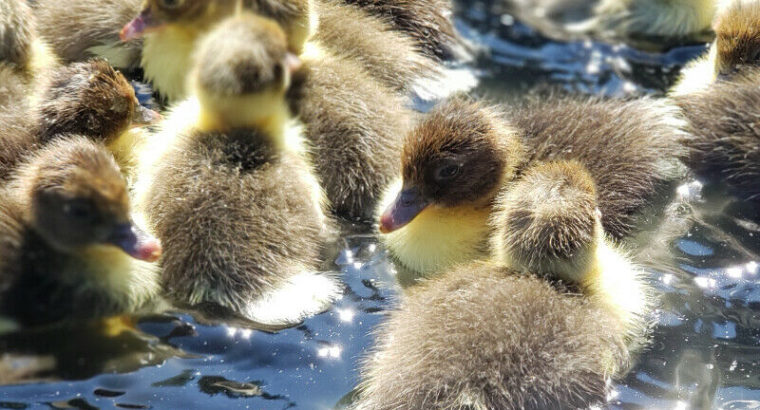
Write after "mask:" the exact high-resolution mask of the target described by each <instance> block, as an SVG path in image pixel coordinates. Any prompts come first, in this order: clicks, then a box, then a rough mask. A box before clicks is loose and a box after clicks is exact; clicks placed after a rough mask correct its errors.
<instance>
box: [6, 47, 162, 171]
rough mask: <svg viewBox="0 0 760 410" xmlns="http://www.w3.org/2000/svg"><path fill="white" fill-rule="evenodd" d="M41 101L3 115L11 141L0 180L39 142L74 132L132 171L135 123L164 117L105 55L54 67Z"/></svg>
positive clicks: (135, 138)
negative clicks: (139, 98)
mask: <svg viewBox="0 0 760 410" xmlns="http://www.w3.org/2000/svg"><path fill="white" fill-rule="evenodd" d="M36 100H37V102H36V104H35V106H34V107H33V108H31V109H28V108H27V107H15V108H14V109H12V110H8V111H7V112H5V113H2V114H0V130H2V131H3V135H2V137H1V138H2V140H3V141H7V142H8V144H7V145H4V146H3V147H2V148H0V179H4V178H7V176H8V175H9V172H10V171H11V170H12V169H13V168H15V166H16V164H17V163H18V162H19V161H20V160H21V159H22V158H23V156H24V154H25V153H27V152H28V151H30V150H32V149H33V148H34V147H35V146H36V145H39V144H46V143H48V142H50V141H51V140H53V139H55V138H57V136H58V135H61V134H69V133H74V134H79V135H83V136H86V137H89V138H91V139H93V140H95V141H100V142H102V143H104V144H106V146H107V147H108V148H109V150H111V152H112V153H113V154H114V155H115V156H116V158H117V161H118V162H119V163H120V165H122V167H124V169H125V171H126V170H128V168H130V167H132V166H133V165H134V163H133V161H134V157H133V155H132V152H133V149H134V147H135V146H136V144H137V143H138V142H139V139H140V138H142V134H141V132H140V130H138V129H136V128H135V127H138V126H141V125H146V124H150V123H153V122H155V121H156V120H158V119H159V118H161V117H160V115H159V114H158V113H156V112H155V111H152V110H149V109H147V108H145V107H143V106H141V105H140V103H139V102H138V101H137V97H136V96H135V92H134V89H133V88H132V86H131V85H130V84H129V82H128V81H127V79H126V78H124V76H123V75H122V74H121V73H119V72H118V71H116V70H114V69H113V67H111V66H110V65H109V64H108V63H107V62H105V61H103V60H91V61H88V62H84V63H73V64H70V65H68V66H62V67H60V68H57V69H55V70H52V71H51V72H50V73H49V74H48V75H46V78H45V81H44V82H43V84H41V90H40V92H39V95H38V96H37V97H36ZM25 108H27V109H25ZM12 142H13V143H12Z"/></svg>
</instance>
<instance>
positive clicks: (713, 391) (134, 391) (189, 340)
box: [0, 1, 760, 409]
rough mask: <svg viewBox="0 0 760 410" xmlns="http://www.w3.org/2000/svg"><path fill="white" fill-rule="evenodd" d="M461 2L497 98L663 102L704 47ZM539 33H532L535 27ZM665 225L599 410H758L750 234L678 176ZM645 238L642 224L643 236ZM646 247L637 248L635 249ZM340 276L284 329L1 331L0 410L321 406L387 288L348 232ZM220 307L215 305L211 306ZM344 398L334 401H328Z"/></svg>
mask: <svg viewBox="0 0 760 410" xmlns="http://www.w3.org/2000/svg"><path fill="white" fill-rule="evenodd" d="M494 7H496V3H495V2H494V1H473V2H468V3H467V6H466V7H462V10H461V11H460V12H459V13H458V15H459V19H458V24H459V26H460V28H461V29H462V31H463V32H465V33H466V35H467V36H468V37H470V38H471V39H474V40H475V41H476V42H479V43H482V44H484V45H485V46H484V47H485V50H484V52H483V53H482V56H481V57H480V58H479V59H478V60H477V62H476V65H477V69H478V70H479V71H480V72H481V73H482V85H481V86H480V87H479V89H478V91H477V92H478V93H479V94H481V95H486V96H487V97H489V98H493V99H496V100H509V99H511V98H512V97H513V96H515V95H518V94H520V93H523V92H526V91H529V90H532V89H534V88H535V87H537V86H538V87H541V86H545V85H547V84H548V85H549V86H559V87H561V88H564V89H565V90H567V91H570V92H582V93H589V94H603V95H607V96H612V97H620V96H636V95H642V94H655V95H661V94H662V93H663V91H664V90H665V89H666V88H667V86H668V85H669V84H671V82H672V81H673V79H674V78H675V76H676V74H677V72H678V69H679V68H680V67H681V66H682V65H683V63H684V62H686V61H687V60H688V59H690V58H692V57H694V56H695V55H697V54H699V53H700V52H702V51H703V50H704V48H705V47H704V43H702V44H699V43H696V44H692V45H684V46H679V47H674V48H668V49H665V50H661V51H659V52H655V51H639V50H637V49H635V48H633V47H631V46H627V45H623V44H605V43H599V42H592V41H588V40H584V39H571V40H569V41H567V42H559V41H556V40H552V38H557V35H556V33H553V32H552V30H551V29H546V28H545V27H544V28H542V32H539V31H538V30H536V29H533V28H531V27H542V26H541V23H536V22H532V24H531V26H528V25H525V24H522V23H521V22H520V21H518V20H517V19H516V18H515V16H514V15H509V14H504V13H503V12H501V11H498V10H497V12H494V10H495V9H494ZM542 33H543V34H542ZM674 189H676V190H677V192H678V195H680V198H681V199H680V201H678V202H676V203H674V204H673V205H672V206H670V207H668V208H667V209H668V210H667V211H666V212H665V213H666V215H665V220H666V222H668V223H669V224H670V226H671V227H672V229H671V230H669V231H667V232H660V231H658V230H657V228H655V227H650V228H651V229H652V231H651V232H643V233H642V235H641V238H644V239H640V242H639V243H638V244H637V245H638V247H639V249H640V251H639V252H638V256H640V259H641V260H642V261H644V262H645V265H646V266H647V268H648V270H649V271H650V272H651V274H652V281H653V283H654V284H655V286H656V287H657V288H658V289H659V290H660V291H661V292H662V295H663V296H662V299H661V301H660V306H659V309H658V311H657V315H656V321H657V326H656V328H655V330H654V333H653V337H652V345H651V346H650V347H649V348H648V349H647V350H646V351H645V352H643V354H642V355H641V356H640V357H639V360H638V364H637V365H636V367H635V368H634V369H633V370H632V371H631V373H630V374H629V375H628V376H627V377H626V378H625V379H623V380H621V381H619V382H618V383H616V384H615V386H614V391H613V393H612V396H611V397H610V403H609V404H608V406H607V407H609V408H621V409H639V408H673V409H686V408H694V409H697V408H718V407H720V408H724V409H751V408H759V407H760V372H759V371H758V365H759V364H760V363H759V362H760V323H759V322H760V318H759V317H758V315H757V312H758V309H760V288H759V287H758V286H757V285H756V283H757V282H758V275H760V272H759V270H760V265H758V262H760V258H758V254H760V241H758V236H759V235H760V226H758V225H757V223H755V222H752V221H757V220H759V218H757V216H756V215H755V216H753V215H751V213H752V212H753V210H751V209H750V210H748V209H743V208H744V207H745V206H744V205H742V204H740V203H736V202H734V201H732V200H730V198H729V197H728V196H727V195H725V193H724V192H722V190H721V188H720V187H711V186H705V187H702V186H701V184H699V183H698V182H696V181H693V180H689V181H684V185H682V186H680V187H675V188H674ZM648 229H649V228H648ZM644 245H646V246H644ZM324 269H325V270H326V271H333V272H337V273H338V274H339V277H340V278H341V279H342V280H343V282H344V283H345V286H346V288H345V293H344V296H343V298H342V299H341V300H340V301H338V302H337V303H336V304H335V306H333V307H332V308H331V309H330V310H329V311H327V312H325V313H323V314H321V315H318V316H316V317H313V318H310V319H308V320H306V321H305V322H303V323H302V324H300V325H298V326H296V327H293V328H289V329H284V330H276V329H261V330H254V328H255V326H254V328H252V327H251V325H250V323H245V322H241V321H234V320H232V321H230V320H220V317H224V316H223V315H222V316H219V315H218V314H215V313H214V312H208V311H203V312H202V314H200V313H198V311H195V313H190V312H189V311H185V312H174V313H169V314H165V315H156V316H150V317H141V318H131V319H127V320H122V321H121V325H119V321H117V322H115V323H110V324H105V325H104V324H102V323H98V324H87V325H80V326H77V327H56V328H48V329H41V330H34V331H25V332H20V333H10V334H5V335H2V336H0V352H2V353H0V382H1V383H2V384H4V386H3V387H0V408H37V407H44V408H79V409H89V408H135V409H140V408H170V407H171V408H199V407H202V408H217V407H227V408H239V407H250V408H257V409H263V408H266V409H288V408H295V407H298V408H317V409H319V408H332V407H334V406H336V404H337V403H339V402H340V404H344V403H345V402H346V401H347V400H348V398H349V397H350V393H351V391H352V389H353V388H354V387H355V385H356V383H357V380H358V375H357V368H358V366H359V363H360V359H361V357H362V356H363V355H364V354H365V353H366V349H367V348H368V347H369V346H371V344H372V340H373V337H372V335H371V332H372V330H373V329H374V328H375V326H376V325H377V324H378V323H379V322H380V320H382V317H383V312H384V311H386V310H388V309H389V308H391V307H392V306H393V305H394V303H395V300H396V296H397V295H398V292H399V290H398V285H396V278H395V276H396V275H397V271H396V269H395V268H394V266H393V264H392V262H391V261H389V260H388V258H387V255H386V253H385V252H384V251H383V250H382V248H381V247H380V246H379V245H378V243H377V240H376V238H374V237H373V236H372V235H369V234H366V233H362V231H361V230H358V231H357V229H347V230H346V234H345V235H344V237H343V238H341V239H340V240H339V241H337V242H336V243H335V246H334V247H333V248H332V250H331V251H330V252H328V255H327V257H326V263H325V266H324ZM216 313H218V312H216ZM342 398H343V400H341V399H342Z"/></svg>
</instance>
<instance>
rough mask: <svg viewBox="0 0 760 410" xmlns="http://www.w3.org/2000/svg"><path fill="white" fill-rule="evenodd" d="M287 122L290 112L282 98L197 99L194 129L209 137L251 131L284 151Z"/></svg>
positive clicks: (263, 96) (286, 147) (286, 145)
mask: <svg viewBox="0 0 760 410" xmlns="http://www.w3.org/2000/svg"><path fill="white" fill-rule="evenodd" d="M264 94H268V93H264ZM204 100H205V101H204ZM289 121H290V109H289V108H288V106H287V105H286V102H285V100H284V98H283V97H282V96H280V98H279V99H278V98H276V97H272V96H269V97H267V96H266V95H254V96H247V97H233V98H225V99H221V98H211V99H204V98H201V111H200V115H199V117H198V124H197V129H198V130H199V131H201V132H204V133H211V132H226V131H229V130H232V129H241V128H252V129H256V130H258V131H260V132H261V133H262V134H263V135H266V136H268V137H269V138H270V142H271V143H273V144H274V146H275V148H276V149H278V150H287V149H288V144H287V137H286V130H287V125H288V122H289Z"/></svg>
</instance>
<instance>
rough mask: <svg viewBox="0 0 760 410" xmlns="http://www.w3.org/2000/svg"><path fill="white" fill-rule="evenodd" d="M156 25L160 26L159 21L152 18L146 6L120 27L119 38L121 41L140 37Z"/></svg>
mask: <svg viewBox="0 0 760 410" xmlns="http://www.w3.org/2000/svg"><path fill="white" fill-rule="evenodd" d="M158 26H160V23H159V22H157V21H156V20H155V19H154V18H153V13H151V12H150V9H149V8H147V9H145V10H143V11H142V12H140V15H139V16H137V17H135V18H134V20H132V21H130V22H129V23H127V25H125V26H124V28H122V29H121V32H120V33H119V38H121V41H125V42H126V41H131V40H134V39H136V38H140V37H142V36H143V35H144V34H145V33H146V32H148V31H149V30H151V29H155V28H157V27H158Z"/></svg>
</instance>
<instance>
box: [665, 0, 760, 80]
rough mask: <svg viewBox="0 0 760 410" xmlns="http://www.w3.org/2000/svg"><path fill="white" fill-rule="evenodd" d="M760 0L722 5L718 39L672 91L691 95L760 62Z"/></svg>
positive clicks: (734, 0) (716, 26)
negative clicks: (719, 79) (742, 68)
mask: <svg viewBox="0 0 760 410" xmlns="http://www.w3.org/2000/svg"><path fill="white" fill-rule="evenodd" d="M758 27H760V1H757V0H731V1H728V2H726V3H724V4H723V6H722V7H720V9H719V12H718V14H717V16H716V19H715V24H714V25H713V28H714V30H715V41H713V43H712V44H711V45H710V49H709V50H708V51H707V52H706V53H705V55H703V56H702V57H700V58H698V59H696V60H694V61H692V62H690V63H689V64H688V65H686V66H685V67H684V68H683V70H682V71H681V75H680V78H679V80H678V82H677V83H676V85H675V86H673V89H672V90H671V91H670V95H687V94H689V93H692V92H695V91H698V90H701V89H704V88H706V87H707V86H708V85H709V84H711V83H713V82H714V81H715V80H716V79H717V78H724V79H725V78H728V77H730V76H731V75H732V74H733V73H734V72H736V71H737V70H738V69H740V68H741V67H744V66H757V65H758V64H760V28H758Z"/></svg>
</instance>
